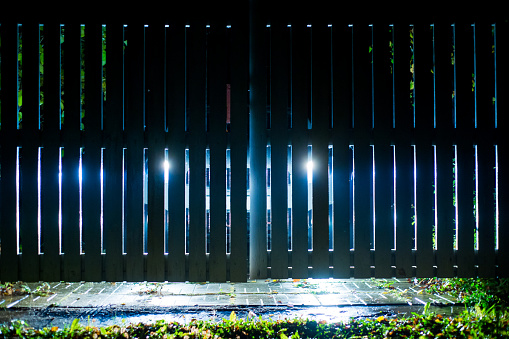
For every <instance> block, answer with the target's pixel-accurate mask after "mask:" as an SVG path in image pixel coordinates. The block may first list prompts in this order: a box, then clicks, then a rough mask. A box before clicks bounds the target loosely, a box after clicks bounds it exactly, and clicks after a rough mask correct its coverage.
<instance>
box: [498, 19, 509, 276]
mask: <svg viewBox="0 0 509 339" xmlns="http://www.w3.org/2000/svg"><path fill="white" fill-rule="evenodd" d="M495 29H496V31H495V34H496V42H495V48H496V52H495V57H496V65H497V83H496V86H497V87H496V88H497V92H496V98H495V104H496V109H497V136H498V205H499V206H498V213H499V214H498V218H499V220H498V227H499V234H498V241H499V249H498V270H497V274H498V275H499V276H504V277H507V276H509V208H507V207H505V206H508V204H509V177H508V176H507V175H504V173H507V172H506V171H508V170H509V142H508V141H507V138H506V137H505V136H506V133H504V131H506V130H507V128H509V117H508V115H507V114H503V113H502V112H507V110H508V104H509V102H508V99H507V97H506V96H505V95H504V94H503V93H507V91H508V90H509V84H508V83H507V81H504V77H505V74H508V72H509V66H508V65H507V63H505V62H504V61H503V60H506V59H507V58H508V57H509V46H507V43H505V41H507V39H508V38H509V23H507V22H502V21H499V22H497V23H496V27H495Z"/></svg>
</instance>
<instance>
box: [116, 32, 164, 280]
mask: <svg viewBox="0 0 509 339" xmlns="http://www.w3.org/2000/svg"><path fill="white" fill-rule="evenodd" d="M124 40H125V41H127V46H126V50H125V82H124V83H125V87H126V88H125V90H126V96H127V97H126V100H125V102H126V109H125V130H126V132H127V136H128V137H127V140H126V142H125V147H126V149H125V150H124V154H125V156H124V171H125V175H126V178H125V179H124V180H125V181H126V182H124V183H123V186H124V190H125V191H124V199H125V201H124V204H125V206H124V211H125V212H124V213H125V215H124V217H125V222H124V234H127V237H126V239H125V240H124V243H125V253H126V259H127V260H128V262H129V265H127V267H126V276H127V280H129V281H139V280H142V279H143V278H142V277H144V260H145V259H144V253H146V252H147V250H148V249H147V248H146V247H145V246H146V245H148V244H147V242H146V239H147V233H148V230H147V228H146V227H148V225H147V226H146V223H148V222H149V220H152V219H150V215H149V214H148V216H147V213H148V212H149V211H148V206H146V205H145V200H144V198H145V193H146V192H145V189H146V188H144V179H145V175H146V174H147V173H146V172H145V166H146V164H147V163H149V164H150V157H151V153H152V151H153V150H152V149H150V148H149V149H147V150H145V151H144V147H145V145H144V142H143V141H144V137H143V131H144V127H145V126H144V124H145V122H146V120H145V119H146V116H145V91H146V90H147V89H148V87H146V85H145V66H146V62H145V53H146V51H145V27H144V26H143V25H142V24H131V25H128V26H127V29H126V33H125V37H124ZM115 47H117V48H118V47H119V46H118V45H116V46H115ZM107 62H108V61H107ZM106 72H108V70H106ZM147 157H148V158H149V161H148V162H147ZM119 174H120V173H119ZM149 180H150V179H149ZM161 214H162V211H161ZM153 218H154V219H156V221H157V217H156V216H153ZM147 219H148V220H147ZM162 239H163V238H161V240H162ZM118 240H119V241H120V239H118ZM163 269H164V265H163Z"/></svg>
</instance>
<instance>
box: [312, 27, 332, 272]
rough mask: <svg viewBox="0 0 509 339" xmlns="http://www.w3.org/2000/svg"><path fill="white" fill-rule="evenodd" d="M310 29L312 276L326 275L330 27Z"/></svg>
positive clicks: (327, 245)
mask: <svg viewBox="0 0 509 339" xmlns="http://www.w3.org/2000/svg"><path fill="white" fill-rule="evenodd" d="M310 30H311V34H312V37H311V39H312V40H311V43H312V45H311V46H312V51H311V53H312V54H311V55H312V56H311V58H312V59H311V60H312V66H311V67H312V79H311V82H312V84H311V87H312V93H311V95H312V107H311V110H312V132H311V138H312V139H311V140H312V145H313V149H312V161H313V169H312V170H313V252H312V253H313V256H312V263H311V265H312V266H313V271H312V276H313V278H328V277H329V194H328V190H329V186H328V179H329V178H328V177H329V172H328V162H329V121H330V119H329V116H330V112H331V36H330V34H331V29H330V28H329V27H327V25H325V24H323V23H321V24H320V25H314V26H313V27H312V28H310Z"/></svg>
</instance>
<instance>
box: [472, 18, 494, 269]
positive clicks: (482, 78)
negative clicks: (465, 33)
mask: <svg viewBox="0 0 509 339" xmlns="http://www.w3.org/2000/svg"><path fill="white" fill-rule="evenodd" d="M493 41H494V40H493V35H492V26H491V25H490V24H489V23H488V22H480V23H476V24H475V44H476V45H475V47H476V49H475V54H476V71H475V79H474V80H475V87H474V89H475V96H476V109H477V114H476V116H477V128H478V129H477V133H478V136H477V138H478V140H479V141H478V146H477V156H478V176H477V178H478V185H477V186H478V187H477V189H478V192H477V194H478V207H479V209H478V211H477V213H479V239H478V241H479V276H482V277H492V276H494V275H495V265H494V261H495V219H496V215H495V199H494V194H495V185H496V183H495V167H496V163H495V148H494V144H495V142H494V140H493V135H494V133H493V132H494V127H495V109H494V108H495V106H494V104H493V98H494V96H495V65H494V61H495V58H494V54H493Z"/></svg>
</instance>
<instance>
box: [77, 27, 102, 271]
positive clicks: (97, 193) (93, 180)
mask: <svg viewBox="0 0 509 339" xmlns="http://www.w3.org/2000/svg"><path fill="white" fill-rule="evenodd" d="M85 74H86V76H85V117H84V118H83V124H84V130H85V140H84V146H85V148H84V152H83V160H82V161H83V165H82V166H83V173H82V178H83V179H82V181H83V183H82V196H83V198H82V199H83V214H82V218H83V252H84V255H85V257H84V262H83V265H84V270H83V274H84V276H83V279H84V280H86V281H101V280H102V258H101V245H102V244H101V233H102V230H101V226H102V225H101V173H100V168H101V146H102V133H101V123H102V110H103V91H102V77H103V72H102V27H101V25H99V24H88V25H86V26H85Z"/></svg>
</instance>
